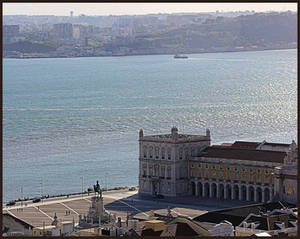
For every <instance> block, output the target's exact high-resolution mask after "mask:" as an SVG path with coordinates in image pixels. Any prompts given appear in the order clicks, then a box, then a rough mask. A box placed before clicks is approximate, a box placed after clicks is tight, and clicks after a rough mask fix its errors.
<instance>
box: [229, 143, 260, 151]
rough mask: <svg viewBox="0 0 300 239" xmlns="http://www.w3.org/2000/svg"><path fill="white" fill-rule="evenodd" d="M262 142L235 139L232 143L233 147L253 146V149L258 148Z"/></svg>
mask: <svg viewBox="0 0 300 239" xmlns="http://www.w3.org/2000/svg"><path fill="white" fill-rule="evenodd" d="M260 144H261V143H259V142H248V141H235V142H234V143H233V144H232V147H234V148H252V149H256V147H257V146H258V145H260Z"/></svg>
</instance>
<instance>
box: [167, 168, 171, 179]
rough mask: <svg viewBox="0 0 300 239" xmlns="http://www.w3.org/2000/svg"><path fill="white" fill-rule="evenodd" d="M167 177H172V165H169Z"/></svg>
mask: <svg viewBox="0 0 300 239" xmlns="http://www.w3.org/2000/svg"><path fill="white" fill-rule="evenodd" d="M167 177H168V178H171V167H168V170H167Z"/></svg>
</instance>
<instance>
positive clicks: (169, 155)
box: [168, 148, 171, 159]
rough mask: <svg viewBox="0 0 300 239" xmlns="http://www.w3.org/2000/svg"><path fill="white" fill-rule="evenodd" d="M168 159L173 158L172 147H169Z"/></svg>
mask: <svg viewBox="0 0 300 239" xmlns="http://www.w3.org/2000/svg"><path fill="white" fill-rule="evenodd" d="M168 159H171V149H170V148H168Z"/></svg>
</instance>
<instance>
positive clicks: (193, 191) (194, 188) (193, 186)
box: [191, 182, 196, 196]
mask: <svg viewBox="0 0 300 239" xmlns="http://www.w3.org/2000/svg"><path fill="white" fill-rule="evenodd" d="M191 187H192V195H193V196H195V195H196V184H195V183H194V182H191Z"/></svg>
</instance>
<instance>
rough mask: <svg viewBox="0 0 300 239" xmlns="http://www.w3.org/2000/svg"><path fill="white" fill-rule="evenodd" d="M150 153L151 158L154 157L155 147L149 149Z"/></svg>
mask: <svg viewBox="0 0 300 239" xmlns="http://www.w3.org/2000/svg"><path fill="white" fill-rule="evenodd" d="M149 155H150V158H152V157H153V147H152V146H151V147H150V149H149Z"/></svg>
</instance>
